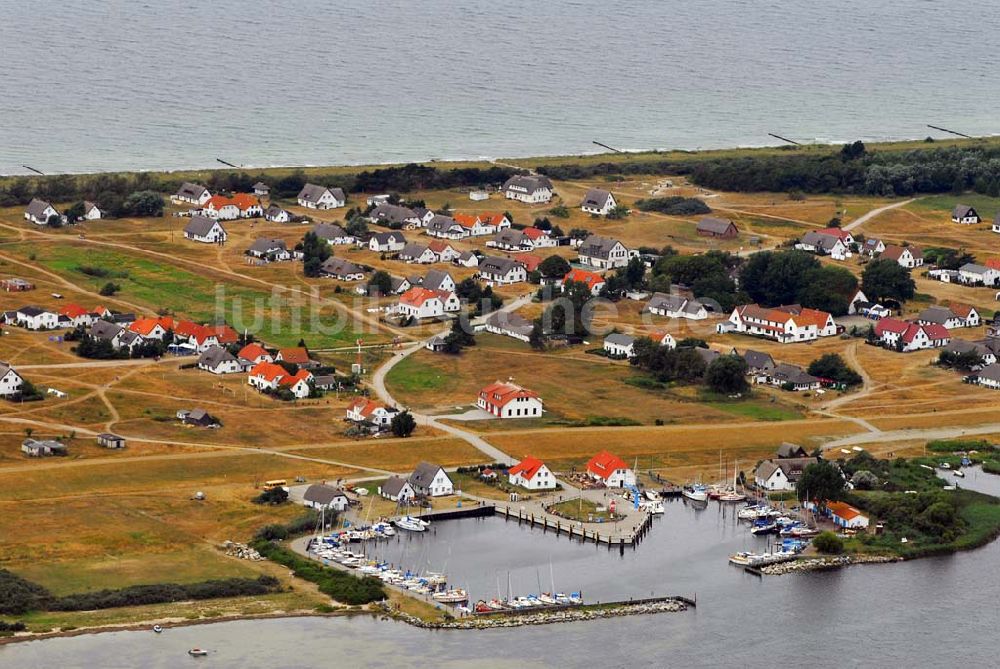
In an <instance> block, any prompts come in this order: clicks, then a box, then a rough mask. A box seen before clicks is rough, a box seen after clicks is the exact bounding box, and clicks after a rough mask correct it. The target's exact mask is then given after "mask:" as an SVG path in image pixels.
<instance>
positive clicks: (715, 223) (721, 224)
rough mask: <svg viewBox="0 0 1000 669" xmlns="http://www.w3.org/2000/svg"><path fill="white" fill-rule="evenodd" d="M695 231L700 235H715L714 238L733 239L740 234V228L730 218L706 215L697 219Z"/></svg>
mask: <svg viewBox="0 0 1000 669" xmlns="http://www.w3.org/2000/svg"><path fill="white" fill-rule="evenodd" d="M695 231H696V232H697V233H698V235H699V236H701V237H715V238H716V239H734V238H736V237H737V236H738V235H739V234H740V229H739V228H737V227H736V224H735V223H733V222H732V221H731V220H729V219H728V218H716V217H714V216H706V217H705V218H703V219H701V220H700V221H698V225H696V226H695Z"/></svg>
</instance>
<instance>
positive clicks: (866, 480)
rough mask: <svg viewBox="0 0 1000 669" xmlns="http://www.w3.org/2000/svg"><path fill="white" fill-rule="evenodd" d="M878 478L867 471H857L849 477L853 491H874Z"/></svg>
mask: <svg viewBox="0 0 1000 669" xmlns="http://www.w3.org/2000/svg"><path fill="white" fill-rule="evenodd" d="M878 483H879V481H878V477H877V476H875V474H872V473H871V472H870V471H868V470H867V469H859V470H858V471H856V472H854V476H852V477H851V485H853V486H854V489H855V490H874V489H875V488H877V487H878Z"/></svg>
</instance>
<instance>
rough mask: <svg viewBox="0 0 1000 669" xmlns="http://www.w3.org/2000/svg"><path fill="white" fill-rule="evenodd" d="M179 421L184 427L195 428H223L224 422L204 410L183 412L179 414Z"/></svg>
mask: <svg viewBox="0 0 1000 669" xmlns="http://www.w3.org/2000/svg"><path fill="white" fill-rule="evenodd" d="M177 420H179V421H180V422H181V423H183V424H184V425H194V426H195V427H209V428H217V427H222V422H221V421H220V420H219V419H218V418H216V417H215V416H213V415H212V414H210V413H208V412H207V411H205V410H204V409H191V410H190V411H188V410H183V409H182V410H181V411H178V412H177Z"/></svg>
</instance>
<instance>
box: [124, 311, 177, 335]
mask: <svg viewBox="0 0 1000 669" xmlns="http://www.w3.org/2000/svg"><path fill="white" fill-rule="evenodd" d="M173 326H174V320H173V319H172V318H170V317H169V316H166V317H163V318H138V319H136V320H134V321H132V322H131V323H129V325H128V329H129V330H131V331H132V332H134V333H136V334H137V335H139V336H140V337H142V338H143V339H146V340H152V339H155V340H157V341H163V338H164V337H166V336H167V331H168V330H172V329H173Z"/></svg>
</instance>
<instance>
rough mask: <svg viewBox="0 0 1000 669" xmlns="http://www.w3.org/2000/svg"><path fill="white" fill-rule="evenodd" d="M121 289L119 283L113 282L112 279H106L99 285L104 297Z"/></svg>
mask: <svg viewBox="0 0 1000 669" xmlns="http://www.w3.org/2000/svg"><path fill="white" fill-rule="evenodd" d="M121 289H122V287H121V286H120V285H118V284H117V283H115V282H113V281H108V282H107V283H106V284H104V285H103V286H101V290H100V293H101V295H102V296H104V297H111V296H112V295H114V294H115V293H117V292H118V291H119V290H121Z"/></svg>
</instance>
